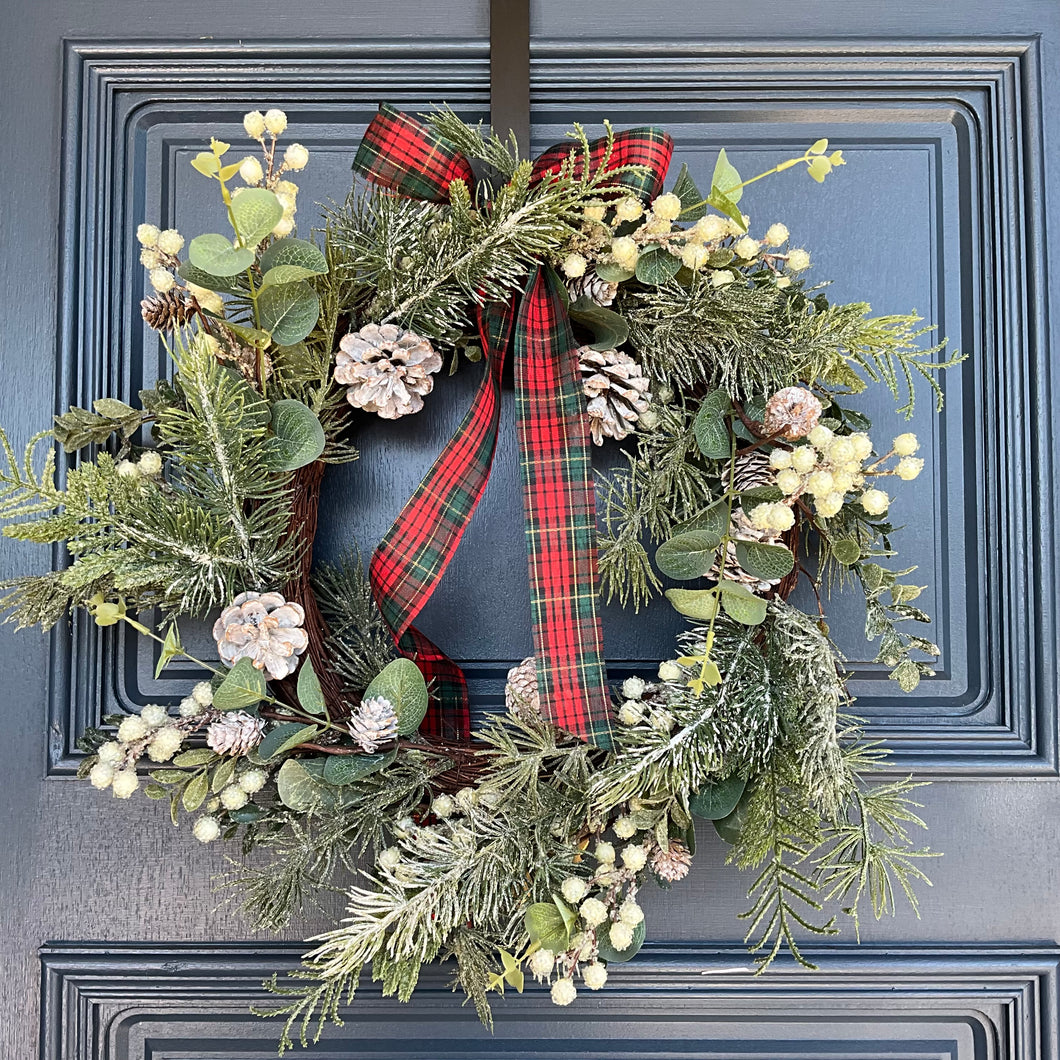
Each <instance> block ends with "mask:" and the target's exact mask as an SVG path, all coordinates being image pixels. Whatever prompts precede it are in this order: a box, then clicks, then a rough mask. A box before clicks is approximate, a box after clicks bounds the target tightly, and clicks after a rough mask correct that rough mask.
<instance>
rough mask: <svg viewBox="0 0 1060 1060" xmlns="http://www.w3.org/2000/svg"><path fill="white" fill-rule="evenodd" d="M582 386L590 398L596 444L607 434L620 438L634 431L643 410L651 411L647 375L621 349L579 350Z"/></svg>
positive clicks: (591, 420) (583, 348)
mask: <svg viewBox="0 0 1060 1060" xmlns="http://www.w3.org/2000/svg"><path fill="white" fill-rule="evenodd" d="M578 363H579V364H580V365H581V370H582V390H583V391H584V393H585V396H586V397H587V398H588V399H589V405H588V413H589V431H590V433H591V434H592V436H593V441H594V442H595V443H596V444H597V445H603V444H604V439H605V438H614V439H616V440H619V441H620V440H621V439H623V438H625V437H626V436H627V435H628V434H630V433H632V431H633V428H634V427H635V426H636V424H637V418H638V417H639V416H640V415H641V413H644V412H647V411H648V405H649V404H650V402H651V394H650V393H649V392H648V385H649V384H648V378H647V376H646V375H645V374H644V372H643V371H642V369H641V367H640V365H639V364H637V362H636V361H635V360H633V358H632V357H630V356H629V355H628V354H625V353H621V352H620V351H619V350H594V349H593V348H592V347H591V346H582V347H581V348H580V349H579V350H578Z"/></svg>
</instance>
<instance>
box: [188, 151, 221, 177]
mask: <svg viewBox="0 0 1060 1060" xmlns="http://www.w3.org/2000/svg"><path fill="white" fill-rule="evenodd" d="M191 168H192V169H195V170H197V171H198V172H199V173H201V174H202V175H203V176H204V177H213V176H216V175H217V171H218V170H219V169H220V168H221V163H220V162H218V161H217V156H216V155H214V153H213V152H212V151H200V152H199V153H198V154H197V155H196V156H195V157H194V158H193V159H192V160H191Z"/></svg>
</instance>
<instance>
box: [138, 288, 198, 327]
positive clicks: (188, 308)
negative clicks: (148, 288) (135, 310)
mask: <svg viewBox="0 0 1060 1060" xmlns="http://www.w3.org/2000/svg"><path fill="white" fill-rule="evenodd" d="M198 308H199V303H198V302H196V301H195V299H194V298H193V297H192V296H191V295H190V294H188V292H187V291H185V290H184V289H183V288H181V287H172V288H170V289H169V290H168V291H166V292H165V293H164V294H154V295H152V296H151V297H150V298H145V299H144V300H143V301H142V302H141V303H140V314H141V315H142V316H143V318H144V320H146V321H147V324H148V326H149V327H152V328H154V330H155V331H172V330H173V329H174V328H178V327H183V326H184V325H185V324H186V323H187V322H188V321H189V320H191V318H192V317H193V316H194V315H195V312H196V310H197V309H198Z"/></svg>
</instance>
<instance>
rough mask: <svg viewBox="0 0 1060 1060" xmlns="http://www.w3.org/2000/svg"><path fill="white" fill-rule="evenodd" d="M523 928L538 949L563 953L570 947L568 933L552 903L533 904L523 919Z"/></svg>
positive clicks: (561, 916) (559, 913) (562, 918)
mask: <svg viewBox="0 0 1060 1060" xmlns="http://www.w3.org/2000/svg"><path fill="white" fill-rule="evenodd" d="M523 926H524V927H525V928H526V933H527V935H529V936H530V941H531V942H533V943H535V944H536V945H537V946H538V947H539V948H540V949H543V950H551V951H552V952H553V953H564V952H565V951H566V949H567V947H568V946H569V945H570V931H569V929H568V927H567V924H566V921H565V919H564V916H563V914H562V913H561V912H560V911H559V909H557V908H556V905H555V903H554V902H534V904H533V905H532V906H530V908H529V909H527V911H526V914H525V915H524V917H523Z"/></svg>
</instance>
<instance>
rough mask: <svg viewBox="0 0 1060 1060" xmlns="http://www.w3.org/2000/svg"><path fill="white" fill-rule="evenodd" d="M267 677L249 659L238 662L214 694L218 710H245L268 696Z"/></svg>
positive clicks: (215, 706) (215, 705) (214, 701)
mask: <svg viewBox="0 0 1060 1060" xmlns="http://www.w3.org/2000/svg"><path fill="white" fill-rule="evenodd" d="M266 692H267V685H266V682H265V675H264V674H263V673H262V672H261V671H260V670H259V669H257V668H256V667H255V666H254V664H253V663H252V662H251V661H250V660H249V659H239V660H237V662H236V664H235V666H233V667H232V669H231V670H229V671H228V673H227V674H226V675H225V678H224V680H223V681H222V682H221V683H220V685H218V687H217V689H216V691H215V692H214V694H213V705H214V708H215V709H216V710H243V709H244V708H245V707H252V706H254V704H255V703H260V702H261V701H262V700H263V699H264V698H265V695H266Z"/></svg>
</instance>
